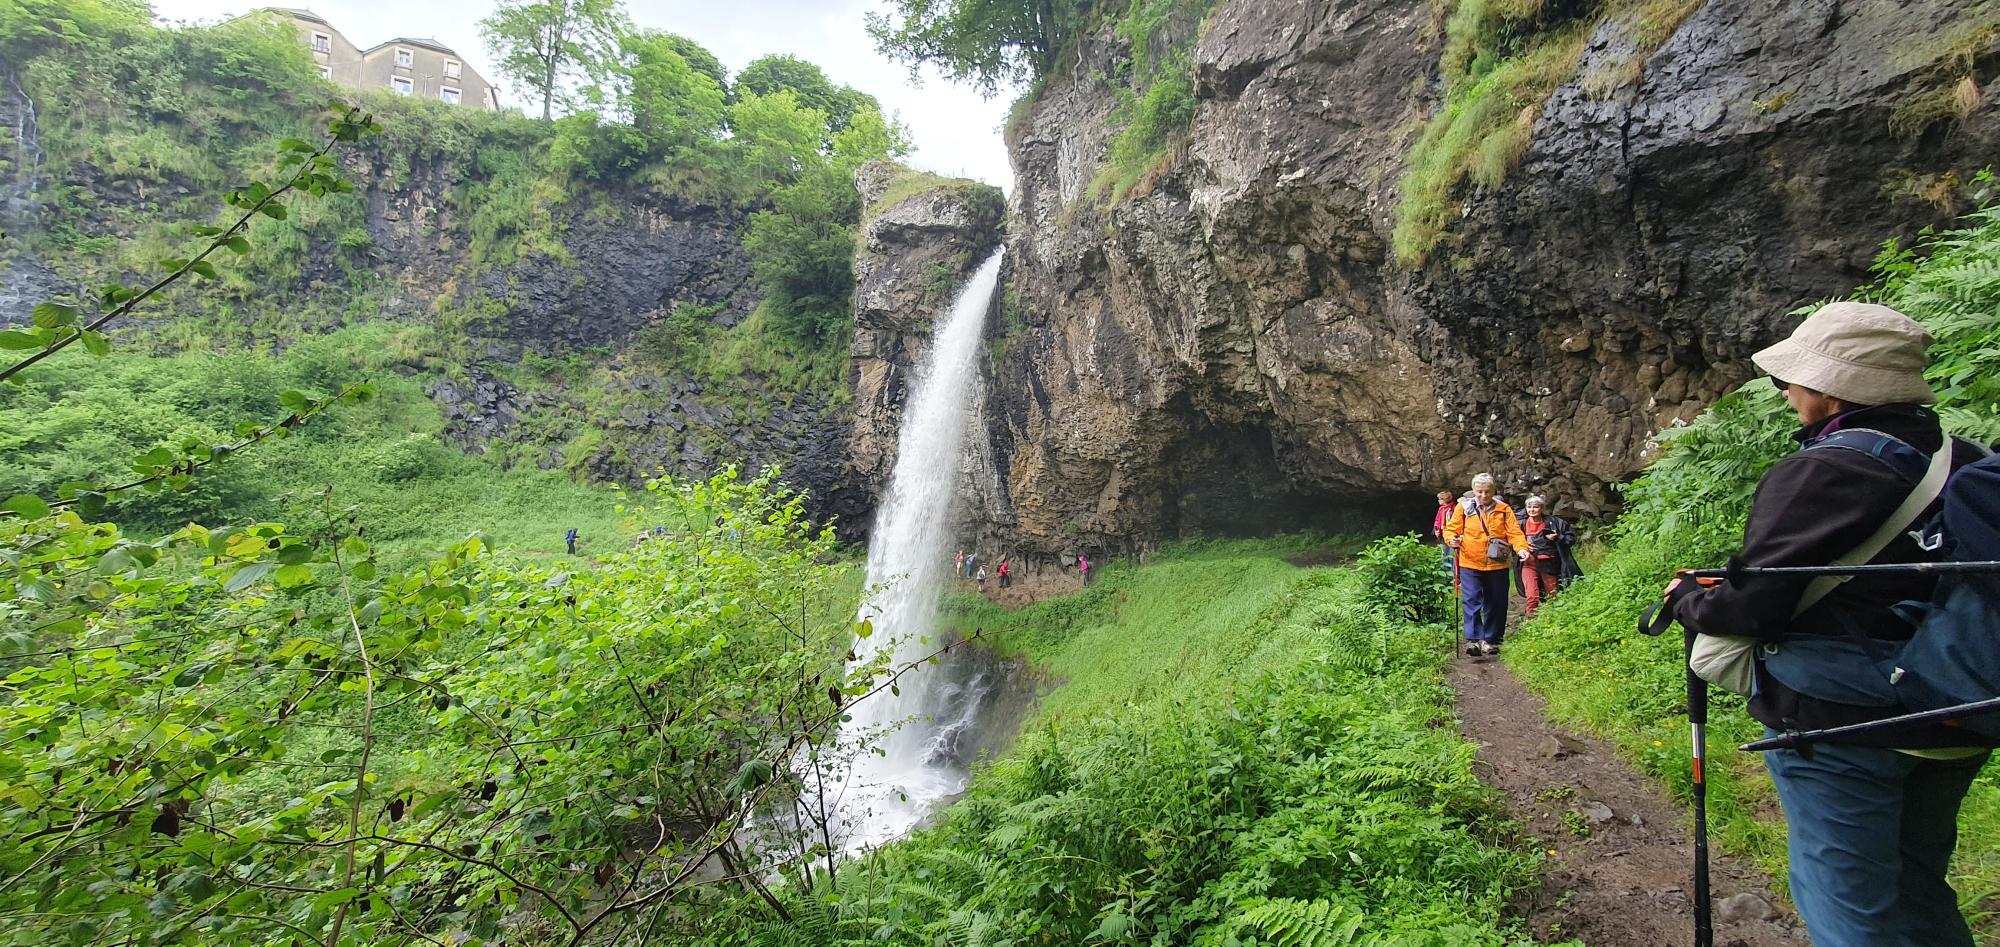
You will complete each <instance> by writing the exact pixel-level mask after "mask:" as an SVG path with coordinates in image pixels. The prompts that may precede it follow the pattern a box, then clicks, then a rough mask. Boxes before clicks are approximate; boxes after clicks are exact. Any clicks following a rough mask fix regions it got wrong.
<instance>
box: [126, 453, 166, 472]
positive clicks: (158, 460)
mask: <svg viewBox="0 0 2000 947" xmlns="http://www.w3.org/2000/svg"><path fill="white" fill-rule="evenodd" d="M173 462H174V452H173V451H170V450H168V449H166V448H164V447H155V448H153V449H152V450H149V451H147V452H145V453H143V454H140V455H139V456H137V457H134V458H132V469H133V470H136V471H138V472H139V473H142V474H149V473H152V472H153V470H154V468H157V467H165V466H166V465H168V464H171V463H173Z"/></svg>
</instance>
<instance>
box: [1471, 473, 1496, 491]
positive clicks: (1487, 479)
mask: <svg viewBox="0 0 2000 947" xmlns="http://www.w3.org/2000/svg"><path fill="white" fill-rule="evenodd" d="M1480 484H1485V485H1486V486H1489V487H1490V486H1493V475H1492V474H1490V473H1483V474H1477V475H1474V476H1473V478H1472V486H1473V488H1474V489H1477V488H1478V487H1479V485H1480Z"/></svg>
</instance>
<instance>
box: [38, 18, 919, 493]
mask: <svg viewBox="0 0 2000 947" xmlns="http://www.w3.org/2000/svg"><path fill="white" fill-rule="evenodd" d="M620 22H621V23H622V20H620ZM616 39H617V44H616V49H615V50H611V51H610V53H609V55H608V56H607V57H605V58H602V59H601V61H599V62H598V63H597V65H598V66H599V67H601V68H600V69H599V70H598V74H597V75H596V80H595V82H594V83H593V84H591V85H590V86H589V87H588V88H585V89H583V90H582V95H583V99H585V100H588V101H589V102H591V103H594V106H593V108H591V109H589V110H584V111H578V112H574V113H572V114H570V115H567V116H564V117H562V118H559V119H557V120H556V121H554V122H541V121H535V120H531V119H527V118H523V117H520V116H519V115H515V114H511V113H489V112H484V111H481V110H478V109H472V108H455V107H451V106H447V105H445V104H443V103H438V102H424V101H416V100H413V99H410V98H406V97H401V96H394V95H390V94H387V93H376V94H369V95H366V96H362V98H363V99H364V100H365V101H366V102H367V104H368V106H369V108H370V109H372V110H373V111H374V112H375V113H376V114H377V116H378V117H379V118H380V120H381V123H382V124H383V125H384V128H385V132H384V134H383V135H382V136H380V137H379V138H378V139H376V140H375V141H373V142H371V143H369V144H368V145H367V146H366V147H365V148H364V149H363V151H362V152H361V153H359V154H358V155H356V156H354V157H352V158H350V159H348V161H349V165H350V167H352V168H354V169H355V170H356V171H357V172H359V173H358V176H357V177H358V180H359V183H360V184H361V185H362V188H361V190H360V191H358V192H356V193H343V194H330V195H326V196H324V197H314V198H311V199H305V200H299V201H297V202H294V203H293V204H292V205H291V206H290V208H289V210H290V213H289V214H288V215H287V216H286V217H285V218H283V219H278V218H260V219H258V220H257V221H256V222H255V224H254V226H253V228H252V230H251V231H250V232H249V234H248V237H249V238H250V240H251V242H252V243H253V244H254V245H255V246H256V247H257V248H258V250H259V252H257V253H255V254H252V255H249V256H246V257H243V258H242V259H241V260H233V262H232V263H231V264H225V265H221V266H220V267H219V269H220V272H221V275H222V282H223V286H222V287H221V291H220V292H209V293H206V294H204V295H203V296H202V297H201V298H200V301H199V302H198V303H197V301H196V300H194V299H191V298H190V299H181V298H174V299H172V300H171V301H172V302H173V303H174V306H175V310H176V314H177V316H179V317H180V318H177V319H176V320H173V321H171V322H169V323H166V324H164V325H162V326H160V327H159V328H158V330H157V331H152V332H148V333H143V335H145V336H146V339H147V341H148V343H149V344H151V345H154V346H156V347H157V348H159V349H161V350H163V351H173V350H175V349H179V348H201V347H208V346H215V345H230V346H234V345H243V344H259V343H269V342H276V343H279V344H283V343H285V342H286V341H288V340H290V339H293V338H298V337H300V336H301V335H302V334H306V333H312V332H319V331H325V330H327V329H330V328H333V327H337V326H341V325H348V324H353V323H356V322H364V321H371V320H376V319H381V318H384V317H385V315H387V314H390V313H393V316H389V317H390V318H394V319H396V320H398V321H402V322H406V323H410V324H418V325H425V326H427V327H428V328H430V329H431V330H432V331H433V332H434V333H435V335H436V336H437V340H436V344H435V345H434V346H431V347H430V350H431V353H432V357H431V358H428V359H426V360H425V362H424V363H422V364H412V365H408V366H404V368H405V369H414V370H417V371H422V372H426V373H430V372H438V373H442V374H446V375H450V374H458V373H462V372H464V371H465V370H466V369H467V368H469V367H473V366H478V367H479V368H480V369H481V370H482V371H485V372H487V373H489V374H504V375H508V376H510V377H512V378H513V379H515V380H516V381H518V382H520V383H522V384H524V385H526V386H528V387H530V388H538V387H546V386H545V385H543V384H542V383H541V381H540V378H541V376H542V374H543V373H539V372H535V371H532V370H527V366H526V362H527V361H528V360H530V359H532V358H534V357H539V356H538V355H537V353H536V352H535V349H536V347H537V343H535V342H533V341H532V340H529V341H527V342H526V343H525V344H523V343H521V342H520V341H519V340H503V342H502V344H501V346H500V347H499V352H500V353H503V354H500V355H499V357H498V358H496V357H495V356H496V349H495V346H494V345H493V344H492V338H491V336H492V334H493V332H494V330H493V329H492V328H491V327H492V326H494V325H500V324H504V321H503V320H504V319H505V317H506V316H507V315H508V314H509V312H510V311H511V310H512V308H513V307H515V306H516V305H519V304H520V301H518V300H516V299H514V298H513V296H512V292H513V288H514V283H515V282H516V279H515V278H514V277H512V276H508V277H507V278H503V279H499V280H495V279H492V278H489V276H490V274H493V273H496V272H497V273H501V274H511V273H526V274H531V275H533V278H536V279H542V280H544V281H546V280H547V279H548V276H547V271H549V270H551V269H553V270H557V271H560V270H563V269H574V268H575V267H576V266H577V261H578V259H579V255H580V254H587V253H592V252H596V251H595V250H594V249H593V248H592V247H590V246H588V245H586V243H583V242H579V241H587V239H588V238H587V234H588V233H590V232H591V230H589V229H588V228H579V227H577V226H575V225H576V224H578V223H589V222H592V221H599V222H601V221H606V220H615V219H617V218H618V217H620V216H621V215H625V214H629V213H631V212H632V211H631V205H634V204H637V205H642V206H644V205H653V206H661V207H665V208H668V210H667V211H666V212H667V213H683V212H690V211H691V212H692V213H694V214H696V215H707V216H709V217H713V218H720V219H722V220H724V221H725V222H726V223H727V224H728V225H730V226H731V227H732V228H733V229H734V230H735V232H737V233H740V234H741V235H742V240H743V245H744V249H745V252H746V254H747V256H748V258H749V261H750V264H751V267H752V282H753V285H754V286H755V288H756V291H755V296H753V297H751V298H747V299H746V298H732V299H701V300H689V301H686V303H687V305H686V306H684V307H683V308H682V309H681V310H679V311H680V312H681V313H682V314H683V316H682V317H683V319H684V317H685V314H686V313H689V312H695V313H701V314H703V315H704V316H705V317H706V321H705V323H704V324H703V325H701V326H699V327H698V333H697V335H698V337H697V338H696V339H695V342H696V344H698V345H700V346H701V347H702V348H703V349H704V350H706V349H713V350H715V353H716V357H715V358H703V359H698V360H695V361H697V362H699V363H700V364H692V363H690V362H689V361H687V360H681V359H676V360H667V361H660V360H653V361H650V362H648V363H645V364H636V363H634V362H633V361H631V360H620V359H617V358H614V357H612V356H614V355H615V354H616V347H617V346H620V345H623V344H628V342H629V340H627V341H620V340H617V339H613V340H611V341H610V342H609V343H608V345H609V346H611V347H608V348H607V349H606V351H604V352H602V353H599V357H598V358H596V359H595V360H594V361H595V362H596V364H595V365H594V366H593V368H592V370H593V371H594V372H599V373H603V374H604V377H603V378H602V379H600V381H601V384H600V385H599V386H598V387H601V388H612V387H618V381H619V376H620V375H621V374H624V373H630V372H633V371H681V370H686V371H689V372H690V373H695V372H698V371H700V370H701V369H703V368H704V367H706V366H707V365H708V363H710V362H716V363H719V364H721V365H722V367H718V368H716V369H715V372H713V373H712V374H726V375H727V377H730V378H731V380H732V381H734V382H737V384H734V385H732V386H729V387H727V388H718V389H717V391H716V394H717V395H718V396H719V397H722V396H729V395H732V394H740V395H741V397H743V398H746V399H747V398H748V397H749V393H750V392H752V391H767V392H770V393H771V394H773V395H774V397H775V398H777V399H788V398H793V397H797V396H799V395H802V394H810V395H811V396H813V397H815V398H820V399H829V398H831V399H835V400H837V399H838V397H839V393H840V392H841V391H842V389H843V388H844V382H845V379H844V373H843V372H842V368H844V366H845V341H846V331H847V302H846V300H847V296H848V294H849V292H850V291H851V286H852V274H851V269H850V267H851V255H852V246H853V240H852V233H853V228H854V227H855V225H856V223H857V221H858V218H859V206H858V205H859V202H858V198H857V197H856V195H855V191H854V187H853V183H852V180H851V175H852V171H853V169H854V167H856V166H857V165H858V164H859V163H861V162H862V161H865V160H869V159H871V158H876V157H883V156H889V155H894V154H898V153H901V152H902V151H903V150H904V148H905V147H906V146H905V143H904V137H903V133H902V131H901V129H900V128H898V127H897V126H895V125H893V124H892V123H890V122H888V121H887V120H886V119H884V117H883V116H882V114H881V111H880V108H879V107H878V106H877V104H876V103H875V101H874V99H873V98H871V97H869V96H867V95H865V94H863V93H860V92H858V91H856V90H853V89H850V88H846V87H842V86H836V85H834V84H832V83H830V82H829V81H828V80H827V79H826V77H825V76H824V75H823V74H822V73H820V71H819V70H818V69H817V67H814V66H812V65H811V64H810V63H805V62H803V61H800V60H797V59H794V58H791V57H783V56H779V57H767V58H766V59H763V60H759V61H757V62H755V63H752V64H751V66H750V67H748V68H746V69H745V70H744V73H743V75H742V76H741V77H738V80H737V81H736V82H735V83H734V84H733V85H732V84H728V83H726V82H725V81H724V80H725V79H726V76H725V75H724V74H723V73H722V71H721V69H720V66H719V65H718V64H716V62H715V60H714V57H713V55H712V54H709V53H708V52H707V51H706V50H703V49H701V48H700V47H699V46H698V45H696V44H693V43H692V42H691V41H688V40H686V39H685V38H683V37H677V36H673V35H671V34H664V33H657V32H651V31H636V30H629V29H624V28H623V27H622V26H621V29H620V32H619V35H618V36H617V37H616ZM0 50H4V51H5V53H6V58H7V60H8V62H10V63H11V64H13V67H14V70H15V72H16V73H18V78H19V80H20V84H21V88H22V89H23V90H24V91H25V93H26V95H27V97H28V99H29V100H31V101H32V102H33V103H34V107H35V108H36V110H37V116H38V118H39V120H40V122H39V124H40V146H41V148H42V150H43V151H44V152H46V159H45V161H44V162H43V163H42V165H41V167H40V168H39V173H38V177H39V180H40V184H41V187H40V188H39V190H38V191H37V192H36V194H35V195H34V196H35V197H36V198H37V203H38V205H39V206H38V210H37V213H36V220H35V226H32V227H27V228H17V231H18V233H17V234H16V235H15V236H18V237H19V238H20V239H21V240H22V245H23V247H24V248H25V249H27V250H28V251H30V252H32V253H33V254H34V255H35V256H36V257H38V258H39V259H41V260H44V261H46V262H47V263H48V265H49V266H51V267H52V268H53V269H54V270H55V271H56V272H57V273H58V274H59V275H60V276H61V277H63V278H66V279H70V280H74V281H76V282H80V283H90V284H94V283H99V282H103V281H105V280H107V279H123V278H129V277H130V276H131V275H132V274H137V273H143V272H146V271H148V270H150V269H152V268H153V265H154V261H157V260H159V259H163V258H168V257H171V256H172V255H173V254H174V252H175V248H176V247H177V246H179V245H180V243H181V242H183V241H184V240H185V239H186V238H187V237H188V236H189V235H190V234H192V233H193V232H194V231H195V229H196V228H200V227H207V226H213V225H215V224H216V222H217V220H218V217H217V211H216V208H217V206H218V204H219V198H220V196H221V195H222V194H223V192H224V191H225V190H226V189H227V188H229V187H231V186H233V185H235V184H238V183H240V182H242V181H244V180H249V179H252V178H254V177H257V176H259V175H260V174H262V173H263V172H264V171H265V170H267V168H268V163H269V157H268V156H269V155H270V153H271V146H272V145H273V144H274V143H276V142H278V141H280V140H284V139H287V138H299V137H302V136H306V135H307V134H308V133H309V132H310V130H311V120H310V116H311V115H312V114H313V113H314V112H315V111H316V110H317V108H318V105H319V103H322V102H325V101H327V100H328V99H330V98H332V97H334V96H335V95H336V94H337V90H336V89H334V88H333V87H332V86H331V85H328V84H327V83H325V82H324V81H323V80H321V79H320V78H319V76H318V74H317V70H316V69H315V68H314V67H313V65H312V63H311V60H310V58H309V57H308V55H307V53H306V51H305V49H304V48H303V45H302V44H301V43H300V42H299V41H298V37H297V33H296V30H295V29H294V28H293V27H292V26H291V25H290V24H289V23H284V22H274V21H273V20H271V19H269V18H265V17H246V18H241V19H237V20H231V21H228V22H225V23H222V24H218V25H215V26H193V27H183V28H177V29H161V28H158V27H155V26H154V25H153V24H152V22H151V14H150V11H149V10H147V9H146V8H145V6H144V5H143V4H139V3H131V2H118V0H84V2H81V3H55V2H51V0H0ZM370 191H377V192H387V194H388V195H389V196H390V197H391V198H392V201H391V209H392V212H393V213H396V214H397V215H399V216H403V217H404V219H402V221H401V222H400V223H393V224H392V223H385V222H384V221H383V220H379V219H373V218H371V215H370V214H369V212H368V210H367V197H366V195H367V193H368V192H370ZM413 192H420V193H423V194H425V195H426V200H425V201H423V202H422V203H420V204H418V205H415V206H411V207H408V208H402V209H400V210H399V209H397V208H396V205H395V204H394V200H393V199H394V198H396V197H397V196H398V195H407V194H410V193H413ZM425 204H427V205H430V206H423V205H425ZM396 227H404V228H415V229H418V230H421V231H423V232H424V233H425V234H426V235H427V236H426V238H425V239H426V241H427V243H428V244H429V245H430V246H432V247H435V248H437V250H438V252H437V253H435V254H426V256H425V263H424V266H425V267H426V268H427V270H426V272H425V273H424V274H423V277H422V279H421V281H420V282H419V283H418V284H415V285H416V291H415V292H414V293H413V292H412V284H410V283H409V282H408V281H407V280H405V279H404V278H403V277H404V276H405V275H406V274H405V273H404V271H403V269H402V268H403V267H405V266H406V265H408V261H404V260H398V259H392V258H391V257H390V252H389V250H388V249H387V248H386V247H385V246H384V245H383V244H384V242H385V241H388V240H391V239H394V238H395V235H394V234H392V233H389V232H387V231H385V230H384V229H383V228H390V229H393V228H396ZM371 228H375V229H371ZM745 295H748V294H745ZM413 296H414V298H412V297H413ZM750 302H759V305H758V306H757V309H756V312H755V313H754V314H753V315H752V316H751V317H750V318H747V319H745V318H742V312H743V309H744V308H745V307H746V304H748V303H750ZM725 312H726V313H727V315H725ZM671 318H673V317H672V316H670V315H668V314H664V313H663V314H662V318H661V319H660V322H661V323H662V324H664V323H666V322H668V321H669V320H670V319H671ZM725 324H726V325H725ZM648 331H650V330H648ZM522 348H525V349H527V350H528V358H522V359H521V361H520V362H519V363H515V362H514V359H516V358H519V356H514V355H508V354H504V353H505V352H506V351H507V350H509V349H515V350H518V349H522ZM731 353H734V354H731ZM540 354H541V355H555V356H557V357H561V355H563V354H566V353H540ZM746 354H749V355H754V356H755V357H744V356H745V355H746ZM746 377H747V378H748V379H749V380H750V382H751V384H750V385H749V386H744V385H742V384H741V381H742V380H743V379H745V378H746ZM550 391H551V393H552V394H555V391H554V389H550ZM541 400H542V401H543V402H548V401H562V402H565V403H566V402H568V401H570V400H571V399H569V398H568V397H567V393H566V392H565V393H562V394H560V395H559V396H557V397H551V398H548V399H541ZM723 400H724V401H725V402H731V403H729V404H727V405H726V407H727V408H729V409H731V410H732V412H733V413H734V414H735V415H736V416H738V417H753V416H755V415H756V413H757V411H756V406H755V405H752V404H750V403H749V402H748V401H744V402H743V403H733V402H732V401H731V398H729V397H723ZM582 407H583V408H584V409H585V410H587V411H592V412H596V411H597V409H598V408H599V407H603V406H601V405H597V404H595V403H585V404H583V405H582ZM612 413H615V407H614V408H613V412H612ZM593 420H594V421H595V424H594V427H596V429H597V430H596V437H595V438H594V439H593V441H594V443H597V444H599V445H600V447H599V448H598V454H597V455H596V457H595V458H583V459H584V460H592V459H596V460H599V461H607V460H615V458H616V457H617V456H620V455H621V453H622V452H623V451H624V447H625V445H623V443H622V442H621V441H620V438H621V437H622V436H624V435H622V434H621V433H620V432H619V431H618V429H617V427H616V425H614V424H610V423H607V422H608V420H609V414H606V413H602V412H599V413H596V414H594V416H593ZM536 423H537V424H539V422H536ZM559 443H560V442H559ZM718 446H719V445H718ZM606 465H607V464H602V463H600V464H592V465H591V466H600V467H601V466H606ZM609 465H610V466H615V464H609ZM577 466H583V465H582V464H579V465H577Z"/></svg>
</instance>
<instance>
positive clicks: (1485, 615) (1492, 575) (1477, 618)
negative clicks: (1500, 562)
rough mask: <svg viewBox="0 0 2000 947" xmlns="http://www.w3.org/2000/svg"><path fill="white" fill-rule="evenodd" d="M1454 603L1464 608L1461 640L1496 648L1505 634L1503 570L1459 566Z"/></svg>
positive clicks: (1504, 576)
mask: <svg viewBox="0 0 2000 947" xmlns="http://www.w3.org/2000/svg"><path fill="white" fill-rule="evenodd" d="M1458 601H1459V604H1461V605H1463V606H1464V607H1465V640H1467V641H1491V642H1493V644H1494V645H1495V646H1498V645H1499V644H1500V639H1501V638H1503V637H1505V636H1506V634H1507V570H1505V569H1470V568H1467V567H1465V566H1459V567H1458Z"/></svg>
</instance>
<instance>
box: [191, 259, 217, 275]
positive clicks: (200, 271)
mask: <svg viewBox="0 0 2000 947" xmlns="http://www.w3.org/2000/svg"><path fill="white" fill-rule="evenodd" d="M188 269H190V270H192V271H194V274H195V275H196V276H206V277H208V278H209V279H214V278H215V264H213V263H210V262H208V261H207V260H196V261H194V262H193V263H191V264H189V265H188Z"/></svg>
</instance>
